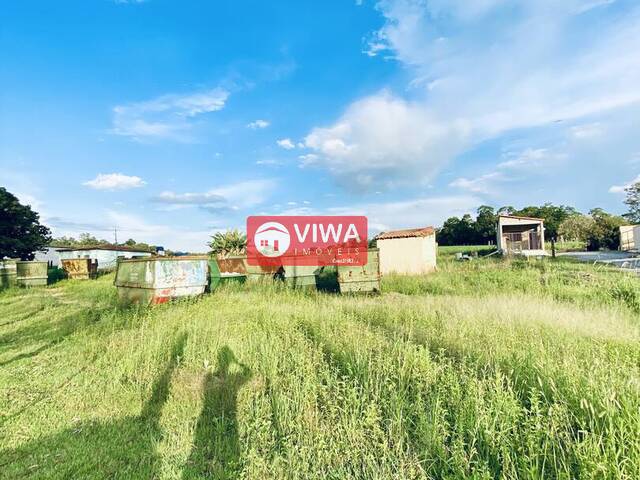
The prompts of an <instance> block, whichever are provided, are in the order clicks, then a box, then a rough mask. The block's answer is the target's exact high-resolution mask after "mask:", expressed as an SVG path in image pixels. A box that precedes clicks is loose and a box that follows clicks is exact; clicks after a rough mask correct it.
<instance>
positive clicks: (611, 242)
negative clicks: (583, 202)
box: [587, 208, 627, 251]
mask: <svg viewBox="0 0 640 480" xmlns="http://www.w3.org/2000/svg"><path fill="white" fill-rule="evenodd" d="M589 215H591V217H592V218H593V222H594V227H593V229H592V230H591V232H590V233H589V235H588V238H587V249H588V250H592V251H593V250H599V249H601V248H605V249H609V250H616V249H617V248H618V247H619V246H620V227H621V226H622V225H625V224H626V223H627V222H626V220H625V219H624V218H622V217H619V216H617V215H611V214H609V213H607V212H605V211H604V210H602V209H601V208H594V209H593V210H591V211H590V212H589Z"/></svg>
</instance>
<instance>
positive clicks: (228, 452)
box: [182, 346, 251, 480]
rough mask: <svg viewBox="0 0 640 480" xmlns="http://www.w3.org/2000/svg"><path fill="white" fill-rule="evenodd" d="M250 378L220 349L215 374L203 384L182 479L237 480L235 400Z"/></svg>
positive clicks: (209, 376) (229, 352) (210, 375)
mask: <svg viewBox="0 0 640 480" xmlns="http://www.w3.org/2000/svg"><path fill="white" fill-rule="evenodd" d="M234 365H235V368H233V369H232V368H231V367H233V366H234ZM231 370H233V371H231ZM250 378H251V371H250V370H249V368H247V367H246V366H245V365H244V364H242V363H241V362H239V361H238V360H237V359H236V357H235V355H234V354H233V351H232V350H231V349H230V348H229V347H227V346H225V347H222V348H221V349H220V351H219V352H218V365H217V369H216V371H215V372H213V373H212V372H208V373H207V374H206V375H205V378H204V381H203V386H202V395H203V406H202V411H201V413H200V417H199V418H198V422H197V424H196V429H195V433H194V444H193V447H192V449H191V454H190V455H189V459H188V460H187V463H186V465H185V467H184V470H183V473H182V478H183V479H189V480H191V479H196V478H215V479H227V478H228V479H231V478H236V477H237V475H238V473H239V469H240V441H239V436H238V424H237V419H236V415H237V397H238V392H239V391H240V389H241V388H242V386H243V385H244V384H245V383H246V382H247V381H249V379H250Z"/></svg>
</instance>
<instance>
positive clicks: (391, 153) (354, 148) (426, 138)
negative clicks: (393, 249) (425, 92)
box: [304, 91, 467, 189]
mask: <svg viewBox="0 0 640 480" xmlns="http://www.w3.org/2000/svg"><path fill="white" fill-rule="evenodd" d="M466 136H467V127H466V125H465V124H464V122H460V123H458V124H452V123H450V124H442V123H439V122H438V121H437V119H436V118H434V117H433V116H432V115H431V114H430V112H429V111H427V110H426V109H424V108H422V107H420V106H418V105H416V104H414V103H411V102H407V101H405V100H403V99H401V98H398V97H395V96H393V95H391V94H390V93H389V92H386V91H383V92H380V93H379V94H377V95H374V96H370V97H367V98H365V99H363V100H360V101H358V102H356V103H354V104H352V105H351V106H350V107H349V108H348V109H347V111H346V112H345V113H344V114H343V115H342V117H341V118H340V119H339V120H338V121H337V122H336V123H335V124H334V125H332V126H330V127H325V128H315V129H313V130H312V131H311V133H309V135H307V137H306V138H305V144H306V146H307V147H308V148H310V149H312V150H314V152H316V153H315V154H313V155H316V156H314V157H311V158H310V157H309V156H307V157H306V158H305V163H304V164H310V163H315V164H317V165H320V166H323V167H325V168H327V169H328V170H329V171H330V172H331V173H332V174H333V175H334V176H335V177H337V178H338V179H340V180H342V181H343V182H344V183H345V184H347V185H351V186H352V187H355V188H361V189H368V188H370V187H371V188H372V187H374V186H376V185H379V184H381V183H382V184H384V185H386V186H392V185H393V184H394V182H396V181H399V182H400V183H402V182H414V181H419V182H423V183H424V182H426V181H428V180H429V179H430V178H431V177H433V175H434V174H435V173H436V172H437V171H438V170H439V169H440V168H441V167H442V166H443V165H444V164H445V163H446V161H447V160H448V159H449V158H450V157H451V156H453V155H455V154H456V153H459V152H460V151H461V146H462V145H464V144H465V141H466V140H465V139H466ZM310 160H312V161H310Z"/></svg>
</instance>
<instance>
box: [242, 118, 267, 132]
mask: <svg viewBox="0 0 640 480" xmlns="http://www.w3.org/2000/svg"><path fill="white" fill-rule="evenodd" d="M269 125H271V123H269V122H268V121H266V120H256V121H255V122H251V123H248V124H247V128H251V129H253V130H258V129H261V128H267V127H268V126H269Z"/></svg>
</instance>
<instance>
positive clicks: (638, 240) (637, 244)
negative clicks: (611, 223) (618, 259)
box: [620, 225, 640, 252]
mask: <svg viewBox="0 0 640 480" xmlns="http://www.w3.org/2000/svg"><path fill="white" fill-rule="evenodd" d="M620 250H622V251H624V252H630V251H636V252H637V251H639V250H640V225H623V226H621V227H620Z"/></svg>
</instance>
